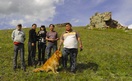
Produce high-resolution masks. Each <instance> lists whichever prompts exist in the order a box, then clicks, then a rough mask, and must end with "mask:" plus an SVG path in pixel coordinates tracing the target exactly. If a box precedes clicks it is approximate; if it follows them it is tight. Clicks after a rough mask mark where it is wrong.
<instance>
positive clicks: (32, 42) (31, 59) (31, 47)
mask: <svg viewBox="0 0 132 81" xmlns="http://www.w3.org/2000/svg"><path fill="white" fill-rule="evenodd" d="M36 27H37V25H36V24H33V25H32V29H31V30H30V31H29V40H28V66H33V65H34V67H36V61H35V56H36V42H37V34H36Z"/></svg>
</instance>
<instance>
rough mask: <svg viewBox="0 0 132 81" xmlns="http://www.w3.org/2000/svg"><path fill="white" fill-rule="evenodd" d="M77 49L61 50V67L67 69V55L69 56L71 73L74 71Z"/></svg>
mask: <svg viewBox="0 0 132 81" xmlns="http://www.w3.org/2000/svg"><path fill="white" fill-rule="evenodd" d="M77 54H78V49H76V48H73V49H69V48H63V50H62V66H63V67H64V68H67V61H68V55H70V69H71V71H75V70H76V59H77Z"/></svg>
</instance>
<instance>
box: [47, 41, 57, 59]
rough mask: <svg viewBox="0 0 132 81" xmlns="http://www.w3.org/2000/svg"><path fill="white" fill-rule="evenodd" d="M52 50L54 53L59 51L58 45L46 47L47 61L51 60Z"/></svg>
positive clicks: (50, 44)
mask: <svg viewBox="0 0 132 81" xmlns="http://www.w3.org/2000/svg"><path fill="white" fill-rule="evenodd" d="M52 49H53V53H54V52H55V51H56V50H57V44H56V43H48V45H47V47H46V52H47V59H49V58H50V56H51V50H52Z"/></svg>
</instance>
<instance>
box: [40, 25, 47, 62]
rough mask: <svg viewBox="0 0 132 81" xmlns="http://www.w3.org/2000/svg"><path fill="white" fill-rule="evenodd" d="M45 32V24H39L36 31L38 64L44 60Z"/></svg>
mask: <svg viewBox="0 0 132 81" xmlns="http://www.w3.org/2000/svg"><path fill="white" fill-rule="evenodd" d="M46 33H47V31H46V28H45V26H44V25H41V27H40V31H38V65H41V64H43V63H44V60H45V49H46Z"/></svg>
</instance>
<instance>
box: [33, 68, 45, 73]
mask: <svg viewBox="0 0 132 81" xmlns="http://www.w3.org/2000/svg"><path fill="white" fill-rule="evenodd" d="M39 71H44V69H43V68H36V69H34V70H33V72H39Z"/></svg>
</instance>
